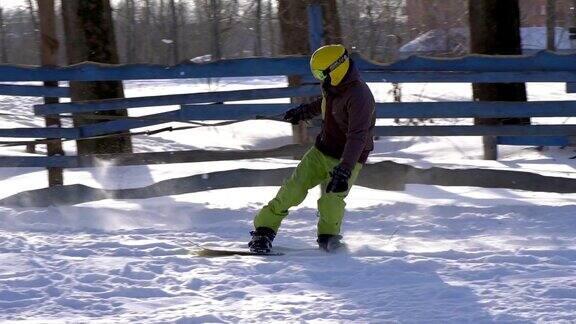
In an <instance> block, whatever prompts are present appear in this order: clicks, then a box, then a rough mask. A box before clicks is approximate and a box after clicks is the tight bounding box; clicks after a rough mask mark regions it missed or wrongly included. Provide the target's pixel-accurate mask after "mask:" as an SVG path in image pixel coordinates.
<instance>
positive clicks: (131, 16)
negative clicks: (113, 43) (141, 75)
mask: <svg viewBox="0 0 576 324" xmlns="http://www.w3.org/2000/svg"><path fill="white" fill-rule="evenodd" d="M126 16H127V17H126V27H127V28H126V34H127V35H126V41H127V44H126V46H127V49H126V52H127V55H126V60H127V61H128V63H135V62H136V41H137V39H136V7H135V4H134V0H126Z"/></svg>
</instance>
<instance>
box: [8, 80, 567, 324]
mask: <svg viewBox="0 0 576 324" xmlns="http://www.w3.org/2000/svg"><path fill="white" fill-rule="evenodd" d="M205 81H207V80H201V81H191V80H180V81H152V82H144V81H133V82H128V83H127V86H126V87H127V94H128V95H129V96H138V95H143V94H146V95H150V94H167V93H185V92H195V91H209V90H215V89H226V90H231V89H246V88H258V87H260V88H262V87H272V86H277V85H281V84H284V82H285V80H284V79H283V78H263V79H221V80H217V79H212V80H209V82H205ZM371 87H372V89H373V90H374V93H375V94H376V95H377V97H378V100H379V101H389V100H391V95H390V93H389V90H390V89H391V88H390V86H389V85H382V84H380V85H376V84H372V85H371ZM469 87H470V86H469V85H452V84H451V85H433V84H413V85H404V88H403V94H404V100H406V101H445V100H469V99H470V96H471V94H470V89H469ZM447 89H448V91H447ZM528 90H529V97H530V100H574V99H575V98H576V95H573V94H572V95H568V94H565V92H564V85H563V84H555V83H552V84H529V86H528ZM35 102H37V100H36V99H30V98H15V97H0V110H1V111H2V112H10V113H17V114H27V116H20V117H18V118H4V117H0V118H1V119H0V127H3V128H4V127H29V126H34V125H37V126H41V125H42V123H43V120H42V119H41V118H34V117H31V116H29V115H30V114H31V111H32V110H31V104H32V103H35ZM175 108H176V107H162V108H160V109H159V108H144V109H133V110H131V112H130V114H131V115H133V116H136V115H142V114H147V113H152V112H158V111H165V110H171V109H175ZM23 109H26V110H25V111H24V112H23ZM448 122H454V120H452V121H442V120H436V121H435V123H436V124H438V123H448ZM457 122H460V123H469V121H468V120H457ZM537 122H538V123H548V122H559V123H573V122H574V121H573V119H566V118H561V119H554V120H550V119H538V120H537ZM379 123H380V124H386V123H388V122H386V121H379ZM174 124H177V125H179V124H178V123H174ZM290 142H291V128H290V125H286V124H284V123H279V122H270V121H251V122H243V123H239V124H235V125H230V126H223V127H205V128H200V129H194V130H187V131H182V132H172V133H161V134H157V135H154V136H149V137H137V138H135V139H134V144H135V147H136V149H137V151H139V152H151V151H167V150H182V149H221V150H227V149H258V148H272V147H277V146H280V145H283V144H288V143H290ZM480 143H481V141H480V139H479V138H477V137H450V138H444V137H429V138H414V137H401V138H381V139H379V140H378V141H377V143H376V150H375V152H374V154H373V155H372V156H371V158H370V162H371V163H373V162H377V161H382V160H394V161H397V162H401V163H407V164H411V165H414V166H418V167H431V166H440V167H447V168H469V167H479V168H495V169H501V170H522V171H532V172H538V173H541V174H547V175H556V176H563V177H570V178H576V170H575V167H576V161H575V160H574V159H570V158H571V157H573V156H575V155H576V152H575V150H574V149H573V148H565V149H559V148H546V149H544V150H543V151H537V150H535V149H533V148H530V147H502V151H501V155H502V159H501V160H499V161H483V160H481V159H480V157H481V147H480ZM66 150H67V151H69V152H72V151H73V150H74V145H73V143H68V144H66ZM40 152H42V151H41V150H40ZM1 154H3V155H26V153H23V149H22V148H2V150H1ZM296 163H297V161H294V160H286V159H256V160H243V161H226V162H210V163H184V164H171V165H152V166H132V167H112V166H103V167H101V168H86V169H74V170H67V171H66V173H65V181H66V184H76V183H78V184H85V185H89V186H93V187H98V188H107V189H114V188H132V187H142V186H146V185H150V184H152V183H155V182H158V181H161V180H165V179H171V178H178V177H184V176H189V175H194V174H205V173H208V172H213V171H221V170H231V169H236V168H253V169H269V168H280V167H286V166H294V165H296ZM46 177H47V176H46V171H44V170H42V169H18V168H0V179H1V180H2V186H1V187H0V198H4V197H7V196H10V195H13V194H15V193H18V192H22V191H25V190H30V189H35V188H43V187H45V186H46ZM277 189H278V188H277V187H257V188H237V189H225V190H213V191H205V192H199V193H191V194H183V195H175V196H166V197H158V198H150V199H143V200H112V199H106V200H101V201H95V202H88V203H83V204H78V205H75V206H59V207H49V208H18V207H0V260H2V262H0V322H1V323H62V322H90V323H132V322H137V323H238V322H316V323H323V322H353V323H368V322H371V323H372V322H377V323H380V322H402V323H414V322H431V323H466V322H471V323H491V322H506V323H509V322H510V323H525V322H554V323H568V322H573V321H575V320H576V311H575V310H576V284H575V282H576V238H575V236H574V229H575V228H576V218H575V215H576V194H557V193H543V192H527V191H519V190H507V189H489V188H475V187H442V186H426V185H408V186H407V188H406V190H405V191H401V192H394V191H381V190H372V189H368V188H363V187H354V189H353V190H352V191H351V193H350V196H349V197H348V199H347V202H348V205H347V215H346V218H345V223H344V226H343V234H344V236H345V240H346V241H347V242H348V244H349V251H347V252H343V253H336V254H326V253H323V252H320V251H318V250H317V249H315V246H316V245H315V244H316V243H315V239H316V238H315V231H316V228H315V226H316V209H315V205H316V200H317V199H318V198H319V190H318V189H317V188H316V189H313V190H312V191H311V192H310V193H309V195H308V197H307V198H306V200H305V201H304V202H303V203H302V205H300V206H299V207H296V208H294V209H293V210H292V211H291V214H290V216H289V217H288V218H287V219H286V220H285V222H284V223H283V226H282V228H281V230H280V232H279V234H278V236H277V239H276V241H275V244H276V245H277V246H280V247H283V248H286V251H287V253H286V254H285V255H284V256H275V257H238V256H233V257H223V258H204V257H197V256H195V255H193V254H192V253H191V251H192V250H194V249H195V248H196V247H197V245H202V244H206V245H211V244H221V245H225V246H235V247H237V246H244V245H245V244H246V242H247V240H248V238H249V235H248V232H249V231H250V230H251V227H252V218H253V216H254V215H255V213H256V212H257V211H258V210H259V208H261V207H262V206H263V205H264V204H265V203H266V202H267V201H268V200H270V199H271V198H272V197H273V196H274V194H275V192H276V190H277Z"/></svg>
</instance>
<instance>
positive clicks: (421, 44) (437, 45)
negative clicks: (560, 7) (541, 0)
mask: <svg viewBox="0 0 576 324" xmlns="http://www.w3.org/2000/svg"><path fill="white" fill-rule="evenodd" d="M469 38H470V30H469V29H468V28H460V27H458V28H449V29H433V30H430V31H427V32H425V33H424V34H422V35H420V36H418V37H416V38H415V39H413V40H411V41H410V42H408V43H406V44H405V45H403V46H402V47H400V52H401V53H409V54H415V53H431V52H451V51H454V52H457V53H461V52H463V51H464V52H465V51H466V49H468V48H470V46H469V44H468V43H469ZM520 38H521V40H522V50H523V52H524V53H531V52H534V51H538V50H544V49H546V48H547V47H546V46H547V29H546V27H522V28H520ZM554 45H555V47H556V50H559V51H570V50H572V49H574V46H573V44H572V41H571V40H570V32H569V30H568V29H567V28H563V27H555V29H554Z"/></svg>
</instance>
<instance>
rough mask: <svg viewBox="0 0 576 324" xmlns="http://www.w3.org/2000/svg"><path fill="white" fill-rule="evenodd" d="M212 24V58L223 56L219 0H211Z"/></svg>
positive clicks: (217, 58)
mask: <svg viewBox="0 0 576 324" xmlns="http://www.w3.org/2000/svg"><path fill="white" fill-rule="evenodd" d="M210 24H211V28H212V60H214V61H215V60H219V59H221V58H222V48H221V45H220V27H219V24H220V5H219V3H218V0H210Z"/></svg>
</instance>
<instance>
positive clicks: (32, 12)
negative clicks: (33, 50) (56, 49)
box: [27, 0, 40, 44]
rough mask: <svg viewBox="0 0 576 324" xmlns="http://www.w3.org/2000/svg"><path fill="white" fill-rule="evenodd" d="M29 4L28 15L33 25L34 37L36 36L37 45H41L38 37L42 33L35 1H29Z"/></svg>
mask: <svg viewBox="0 0 576 324" xmlns="http://www.w3.org/2000/svg"><path fill="white" fill-rule="evenodd" d="M27 2H28V14H29V15H30V22H31V23H32V35H34V39H35V41H36V44H39V42H40V39H39V37H38V33H39V31H40V27H39V25H38V19H37V18H36V10H35V9H34V1H32V0H27Z"/></svg>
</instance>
